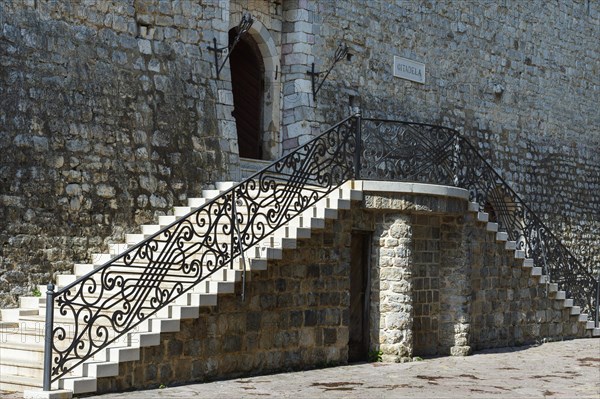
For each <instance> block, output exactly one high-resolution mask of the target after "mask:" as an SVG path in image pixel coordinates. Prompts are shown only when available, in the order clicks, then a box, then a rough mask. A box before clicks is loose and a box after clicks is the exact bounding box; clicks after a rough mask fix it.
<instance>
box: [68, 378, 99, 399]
mask: <svg viewBox="0 0 600 399" xmlns="http://www.w3.org/2000/svg"><path fill="white" fill-rule="evenodd" d="M59 386H60V388H61V389H66V390H69V391H72V392H73V394H74V395H79V394H82V393H90V392H96V388H97V380H96V378H94V377H67V378H61V379H60V383H59Z"/></svg>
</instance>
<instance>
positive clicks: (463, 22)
mask: <svg viewBox="0 0 600 399" xmlns="http://www.w3.org/2000/svg"><path fill="white" fill-rule="evenodd" d="M244 12H250V13H252V15H253V16H254V19H255V23H254V24H253V26H252V28H251V30H250V32H249V34H250V35H251V37H252V40H254V41H255V42H256V45H257V48H258V49H259V50H260V52H261V56H262V57H263V60H264V66H265V68H264V76H263V86H262V87H263V88H264V92H263V100H264V104H263V108H262V110H263V115H262V116H261V117H262V119H261V120H262V123H261V129H262V145H264V146H265V148H266V149H267V151H264V154H266V155H265V157H266V158H267V159H270V160H272V159H276V158H277V157H279V156H280V155H282V154H283V153H285V152H287V151H289V150H290V149H292V148H294V147H295V146H297V145H300V144H303V143H305V142H306V141H307V140H308V139H309V138H310V137H312V136H313V135H315V134H317V133H318V132H319V131H322V130H323V129H324V128H326V127H327V126H329V125H331V124H333V123H335V122H337V121H338V120H340V119H341V118H343V117H344V116H347V115H348V114H349V113H350V112H351V106H352V107H360V108H361V109H362V112H363V114H364V115H367V116H377V117H389V118H398V119H407V120H413V121H418V122H426V123H437V124H444V125H448V126H450V127H453V128H456V129H458V130H459V131H461V132H462V133H463V134H465V135H466V136H468V137H469V138H470V139H471V140H472V141H473V143H474V144H475V145H476V146H477V147H478V148H479V149H480V151H481V152H482V153H483V154H484V155H485V156H486V157H487V159H488V160H489V161H490V162H491V164H492V165H493V166H494V167H495V169H496V170H497V171H498V172H499V173H500V174H501V175H502V176H503V177H504V178H505V179H506V180H507V182H508V183H509V184H510V185H511V186H512V187H513V188H514V189H515V190H516V191H517V193H518V194H519V195H520V196H522V198H523V199H524V200H525V202H526V203H527V204H529V205H530V207H531V208H532V209H533V210H534V211H535V212H536V213H538V214H539V215H540V216H541V217H542V219H543V220H544V222H545V223H546V224H547V225H548V226H549V227H550V228H551V230H552V231H553V232H554V233H555V234H557V235H558V236H559V237H560V238H561V239H562V240H563V241H564V242H565V243H566V244H567V245H568V247H569V248H570V249H571V250H572V251H573V252H574V253H575V255H576V256H577V257H578V258H579V259H580V260H581V261H582V262H584V263H585V264H586V265H588V266H589V267H590V268H593V267H594V265H598V264H600V244H599V236H600V157H598V148H600V131H599V128H598V126H600V112H598V104H599V103H600V71H599V68H600V55H599V51H598V46H597V43H598V42H599V41H600V9H599V5H598V3H597V2H594V1H589V0H571V1H561V2H558V3H548V2H546V1H543V0H534V1H528V2H522V1H517V0H510V1H506V2H502V3H490V2H434V1H422V2H414V1H396V2H389V1H368V2H367V1H364V0H349V1H343V2H334V1H329V0H319V1H306V0H284V1H262V0H261V1H255V0H239V1H233V0H231V1H223V0H220V1H216V0H203V1H201V2H191V1H174V2H168V1H158V0H156V1H153V0H148V1H140V0H129V1H125V2H118V3H114V4H113V3H110V2H106V1H103V0H89V1H86V2H60V1H38V0H7V1H3V2H2V3H1V4H0V151H1V153H2V156H1V157H0V220H1V222H0V305H2V306H4V305H16V298H17V296H18V295H20V294H23V293H26V292H29V291H30V290H31V289H32V288H33V287H34V286H35V284H39V283H44V284H45V283H47V282H48V281H49V280H51V279H52V277H53V276H54V275H55V274H56V273H65V272H67V271H68V270H70V269H71V267H72V264H73V262H86V261H89V260H90V257H91V254H93V253H96V252H103V251H105V250H106V245H107V243H109V242H117V241H122V238H123V236H124V234H125V233H127V232H132V231H135V229H136V227H137V226H138V225H139V224H140V223H146V222H150V221H152V220H153V219H154V218H155V217H156V216H157V215H161V214H166V213H169V211H170V209H171V208H172V207H173V206H175V205H181V204H182V203H184V202H185V200H186V198H188V197H191V196H195V195H197V194H198V193H199V192H200V190H201V189H202V188H203V187H204V186H206V185H210V184H212V183H214V182H215V181H216V180H221V179H227V178H231V177H234V176H238V168H239V156H238V154H239V143H238V140H237V135H236V125H235V119H234V118H233V116H232V111H233V97H232V87H231V76H230V69H229V65H227V64H226V65H225V66H224V69H223V71H222V73H221V79H219V80H217V79H216V76H215V72H214V64H213V57H214V54H213V53H212V52H211V51H209V50H208V47H209V46H212V43H213V38H216V39H217V42H218V44H219V45H220V46H225V45H226V43H227V37H228V32H229V30H230V29H231V28H233V27H235V26H236V25H237V23H238V21H239V20H240V18H241V15H242V13H244ZM341 43H344V44H347V45H348V47H349V55H348V57H347V59H344V60H342V61H341V62H339V63H338V64H337V65H336V66H335V68H334V69H333V71H332V72H331V74H330V75H329V76H328V77H327V79H326V80H325V82H324V84H323V86H322V87H321V90H320V91H319V93H318V95H317V97H316V98H313V95H312V87H311V80H310V76H309V75H308V74H307V73H306V72H307V70H308V69H310V66H311V64H312V63H313V62H314V63H315V68H316V70H317V71H324V70H326V69H327V68H328V67H329V66H330V65H331V60H332V56H333V54H334V52H335V49H336V48H337V47H338V45H339V44H341ZM394 56H401V57H404V58H408V59H411V60H415V61H417V62H420V63H423V64H425V67H426V69H425V71H426V73H425V75H426V76H425V83H424V84H420V83H416V82H411V81H407V80H402V79H399V78H395V77H393V74H392V72H393V57H394ZM321 77H322V76H321Z"/></svg>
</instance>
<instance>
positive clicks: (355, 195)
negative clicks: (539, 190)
mask: <svg viewBox="0 0 600 399" xmlns="http://www.w3.org/2000/svg"><path fill="white" fill-rule="evenodd" d="M234 184H235V183H232V182H221V183H217V184H216V187H217V188H216V189H213V190H204V191H203V196H202V197H201V198H190V199H189V200H188V205H187V206H184V207H175V208H174V212H173V213H174V214H173V215H169V216H160V217H159V218H158V221H157V224H153V225H143V226H141V228H140V230H141V233H139V234H128V235H127V236H126V242H125V243H119V244H111V245H110V246H109V253H106V254H94V255H93V256H92V259H93V263H90V264H75V265H74V268H73V274H65V275H59V276H58V277H57V281H56V286H57V287H56V289H57V290H58V289H60V288H62V287H65V286H67V285H68V284H70V283H72V282H74V281H75V280H77V279H78V278H80V277H82V276H84V275H86V274H87V273H90V272H92V271H93V270H94V269H96V268H98V267H100V266H102V265H103V264H105V263H106V262H107V261H109V260H111V259H112V258H114V257H116V256H117V255H119V254H120V253H122V252H123V251H125V250H127V249H128V248H130V247H132V246H134V245H136V244H138V243H139V242H141V241H143V240H145V239H146V238H148V237H149V236H150V235H152V234H154V233H156V232H157V231H159V230H160V229H162V228H165V227H167V226H169V225H170V224H171V223H173V222H175V221H176V220H177V219H178V218H180V217H181V216H184V215H187V214H188V213H189V212H191V211H192V210H193V209H195V208H197V207H200V206H202V205H203V204H205V203H206V202H208V201H209V200H211V199H212V198H214V197H216V196H218V195H219V194H220V193H222V192H223V191H225V190H227V189H229V188H230V187H232V186H233V185H234ZM360 198H361V192H360V191H358V190H354V189H352V183H348V184H346V185H344V186H342V187H341V188H339V189H336V190H335V191H333V192H332V193H330V194H329V195H328V196H327V197H326V198H324V199H323V200H321V201H319V202H318V203H317V204H315V205H314V206H312V207H310V208H309V209H307V210H306V211H304V212H303V213H302V214H301V215H299V216H298V217H296V218H295V219H293V220H291V221H290V222H289V223H287V225H285V226H284V227H282V228H280V229H279V230H277V231H275V232H274V233H272V234H271V235H270V236H268V237H266V238H265V239H264V240H263V241H262V242H261V244H260V245H259V246H256V247H254V248H251V249H249V250H248V251H246V253H245V258H246V269H247V270H248V271H253V270H264V269H266V267H267V262H268V260H269V259H280V258H281V256H282V250H283V249H284V248H285V249H290V248H295V246H296V241H297V240H298V239H301V238H309V237H310V235H311V230H312V229H322V228H324V226H325V220H326V219H335V218H337V210H338V209H349V208H350V202H351V201H352V200H359V199H360ZM243 270H244V266H243V264H242V259H241V258H238V259H237V260H236V262H235V267H234V268H232V269H229V268H222V269H220V270H218V271H217V272H216V273H214V274H212V275H211V276H209V277H208V278H207V279H206V280H204V281H202V282H201V283H199V284H198V285H197V286H195V287H194V288H193V289H192V290H191V291H189V292H187V293H186V294H184V295H182V296H181V297H179V298H178V299H177V300H175V302H174V303H172V304H170V305H168V306H166V307H164V308H163V309H161V310H160V311H158V312H157V313H156V314H154V315H153V316H152V317H151V318H150V319H148V320H146V321H145V322H143V323H141V324H140V325H138V326H137V327H136V329H135V331H131V332H129V333H127V334H126V335H125V336H124V337H121V338H120V339H118V340H117V341H116V342H114V343H113V344H111V345H109V347H107V348H106V349H104V350H101V351H100V352H99V353H97V354H96V355H95V356H94V357H93V358H92V359H90V360H88V361H86V362H84V363H83V364H82V365H80V366H78V367H77V368H76V369H75V370H73V371H72V372H70V373H69V374H67V375H66V376H64V377H62V378H60V379H59V380H58V381H57V382H55V383H54V384H53V385H52V388H53V389H57V390H59V392H61V391H60V390H64V391H65V393H66V394H67V396H68V395H70V394H82V393H89V392H95V391H96V380H97V378H101V377H109V376H115V375H118V372H119V363H121V362H126V361H132V360H137V359H138V358H139V349H140V348H141V347H147V346H152V345H159V344H160V334H161V333H166V332H176V331H179V322H180V320H182V319H190V318H196V317H198V314H199V311H200V308H201V307H210V306H215V305H216V304H217V299H218V295H220V294H230V293H233V292H234V290H235V284H236V283H238V282H240V281H241V279H242V274H243ZM124 271H125V268H124ZM39 291H40V292H41V293H42V295H41V296H40V297H34V296H24V297H21V298H20V299H19V301H20V307H19V308H17V309H2V310H0V316H1V319H0V376H1V379H0V391H25V392H26V396H27V395H30V396H36V394H37V392H39V390H40V389H41V386H42V380H43V359H44V353H43V352H44V323H45V314H46V309H45V297H46V286H39ZM55 306H56V305H55ZM54 323H55V326H56V325H62V326H63V327H65V328H66V330H67V332H72V328H73V326H72V325H71V324H69V323H72V321H71V320H68V319H61V318H60V316H59V315H58V312H57V311H55V318H54Z"/></svg>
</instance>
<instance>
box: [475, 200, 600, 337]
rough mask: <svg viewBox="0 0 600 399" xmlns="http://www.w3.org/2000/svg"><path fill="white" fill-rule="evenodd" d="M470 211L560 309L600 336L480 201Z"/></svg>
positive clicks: (599, 331)
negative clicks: (543, 288) (502, 229)
mask: <svg viewBox="0 0 600 399" xmlns="http://www.w3.org/2000/svg"><path fill="white" fill-rule="evenodd" d="M468 211H469V212H470V213H473V215H474V216H475V220H476V222H477V223H478V224H484V225H485V228H486V230H487V231H488V232H491V233H493V234H495V240H496V242H498V243H501V244H502V243H504V248H505V249H506V250H507V251H509V252H510V253H512V254H514V259H515V261H516V262H517V264H518V265H520V266H521V268H522V269H523V270H524V271H526V275H529V276H531V277H533V278H534V281H537V282H538V283H539V284H541V285H545V286H546V288H547V295H548V297H549V298H551V299H553V300H554V301H556V302H557V306H556V307H558V308H559V309H560V308H564V309H569V314H570V316H571V317H572V318H576V320H577V321H578V322H579V323H581V324H582V325H583V326H584V329H585V330H586V331H587V336H590V337H600V328H597V327H595V323H594V322H593V321H589V318H588V314H586V313H581V307H580V306H576V305H575V304H574V301H573V299H571V298H567V293H566V291H562V290H559V286H558V284H557V283H553V282H552V281H551V280H550V278H549V277H548V276H547V275H545V274H543V268H542V267H539V266H536V265H535V264H534V261H533V259H530V258H526V256H525V251H522V250H520V249H517V243H516V242H515V241H510V240H509V239H508V234H507V233H505V232H501V231H498V223H495V222H490V221H489V214H488V213H486V212H483V211H482V210H480V206H479V204H478V203H476V202H470V203H469V205H468ZM540 338H543V337H540Z"/></svg>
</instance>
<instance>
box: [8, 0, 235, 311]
mask: <svg viewBox="0 0 600 399" xmlns="http://www.w3.org/2000/svg"><path fill="white" fill-rule="evenodd" d="M220 15H221V10H220V9H218V8H217V7H216V6H215V5H210V4H204V5H198V4H195V3H193V2H178V3H171V2H161V3H156V4H154V3H152V2H138V1H135V2H131V3H119V4H115V5H113V4H112V3H110V2H105V1H100V0H99V1H86V2H40V1H37V2H33V1H31V2H29V1H26V2H24V1H8V2H2V4H0V24H1V26H0V63H1V67H0V152H1V153H2V156H1V157H0V174H1V176H2V178H1V180H0V306H5V305H10V304H13V305H14V304H15V299H16V295H18V294H22V293H25V292H27V291H29V290H30V289H31V288H32V287H33V286H34V285H35V284H45V283H47V282H50V281H51V280H52V277H53V275H54V274H55V273H60V272H63V271H69V270H71V269H72V266H73V263H74V262H85V261H89V260H90V256H91V254H92V253H100V252H103V251H106V244H107V243H108V242H111V241H117V242H119V241H123V237H124V233H126V232H131V231H132V229H133V228H134V227H135V226H136V225H138V224H141V223H147V222H151V221H153V220H154V218H155V217H156V216H157V215H159V214H166V213H168V212H169V210H170V209H171V208H172V207H173V206H174V205H182V204H185V202H186V199H187V197H188V196H190V197H193V196H194V195H196V196H197V195H198V194H199V193H200V190H201V189H202V188H203V187H202V185H203V184H204V183H209V182H214V181H215V180H219V179H222V178H223V177H224V176H227V174H228V169H229V168H230V165H229V154H230V153H231V152H232V151H231V149H230V147H231V145H230V140H227V138H224V137H223V136H222V135H221V134H220V133H219V127H218V123H217V122H218V121H217V112H216V107H217V105H218V103H219V98H218V86H217V85H216V84H215V82H214V81H213V80H212V74H213V73H214V71H213V69H212V68H214V66H213V64H212V63H211V62H210V56H211V55H212V54H209V52H208V51H206V49H205V48H201V47H200V44H201V43H204V42H205V41H208V40H209V39H211V40H212V36H213V33H212V31H213V28H214V27H213V26H212V24H213V21H214V19H215V18H218V17H220ZM217 27H218V26H217ZM234 134H235V132H234Z"/></svg>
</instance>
